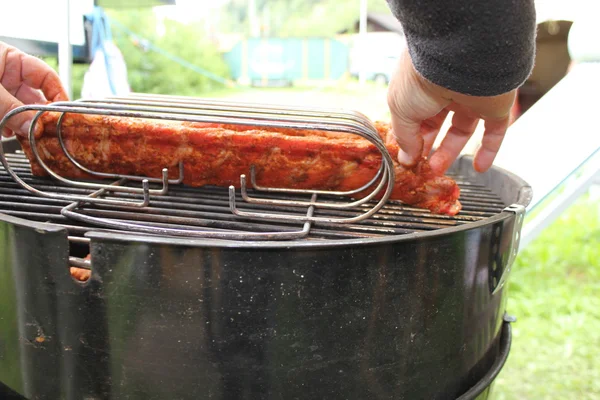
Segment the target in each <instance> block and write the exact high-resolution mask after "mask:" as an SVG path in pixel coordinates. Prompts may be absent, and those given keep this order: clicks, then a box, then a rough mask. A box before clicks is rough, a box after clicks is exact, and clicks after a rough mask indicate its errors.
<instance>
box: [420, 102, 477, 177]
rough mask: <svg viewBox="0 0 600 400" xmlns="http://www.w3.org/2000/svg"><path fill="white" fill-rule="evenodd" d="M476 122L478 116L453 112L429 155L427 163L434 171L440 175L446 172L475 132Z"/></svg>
mask: <svg viewBox="0 0 600 400" xmlns="http://www.w3.org/2000/svg"><path fill="white" fill-rule="evenodd" d="M478 122H479V118H477V117H475V116H472V115H470V114H468V113H466V112H460V111H459V112H455V113H454V117H452V126H451V127H450V129H448V133H446V136H445V137H444V140H443V141H442V143H441V144H440V147H439V148H438V149H437V150H436V151H435V153H434V154H433V155H432V156H431V160H430V162H429V164H430V166H431V169H432V171H433V172H434V173H436V174H440V175H441V174H443V173H445V172H446V170H447V169H448V168H449V167H450V165H452V163H453V162H454V160H456V158H457V157H458V155H459V154H460V152H461V150H462V149H463V148H464V147H465V145H466V144H467V142H468V141H469V139H470V138H471V136H472V135H473V133H474V132H475V129H476V128H477V124H478Z"/></svg>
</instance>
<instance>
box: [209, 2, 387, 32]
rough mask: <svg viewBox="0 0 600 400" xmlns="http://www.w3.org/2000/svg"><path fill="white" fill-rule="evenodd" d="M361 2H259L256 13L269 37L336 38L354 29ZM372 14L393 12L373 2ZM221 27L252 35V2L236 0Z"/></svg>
mask: <svg viewBox="0 0 600 400" xmlns="http://www.w3.org/2000/svg"><path fill="white" fill-rule="evenodd" d="M359 6H360V0H346V1H339V0H256V11H257V14H258V18H259V20H260V23H261V25H262V26H263V27H267V26H268V34H269V36H284V37H285V36H288V37H289V36H312V37H317V36H332V35H335V34H336V33H337V32H340V31H342V30H345V29H350V30H351V29H352V28H353V25H354V23H355V22H356V20H357V19H358V16H359ZM368 9H369V11H370V12H378V13H380V12H389V8H388V6H387V2H386V1H385V0H369V2H368ZM220 20H221V23H220V26H219V28H220V29H221V30H222V31H225V32H236V33H248V32H250V28H249V21H248V0H232V1H231V2H229V3H228V4H227V5H225V6H224V7H223V9H222V10H221V18H220Z"/></svg>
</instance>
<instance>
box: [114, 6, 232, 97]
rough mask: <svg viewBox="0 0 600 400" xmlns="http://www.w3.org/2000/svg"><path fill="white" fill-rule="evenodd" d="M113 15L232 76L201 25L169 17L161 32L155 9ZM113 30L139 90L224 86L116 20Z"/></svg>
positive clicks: (188, 91) (195, 91) (180, 91)
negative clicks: (146, 45) (168, 55)
mask: <svg viewBox="0 0 600 400" xmlns="http://www.w3.org/2000/svg"><path fill="white" fill-rule="evenodd" d="M109 16H110V17H111V18H113V19H114V20H116V21H118V22H119V23H120V24H122V25H124V26H125V27H127V28H128V29H129V30H130V31H133V32H134V33H135V34H136V35H138V36H140V37H142V38H144V39H147V40H148V41H150V42H151V43H152V44H154V45H155V46H156V47H158V48H159V49H163V50H165V51H167V52H168V53H170V54H172V55H174V56H176V57H179V58H181V59H183V60H185V61H187V62H189V63H191V64H194V65H196V66H198V67H200V68H202V69H204V70H207V71H209V72H211V73H213V74H216V75H218V76H220V77H223V78H226V77H228V75H229V71H228V68H227V65H226V64H225V61H224V60H223V58H222V56H221V54H219V52H218V50H217V49H216V47H215V46H214V44H213V43H211V42H210V41H209V40H208V39H207V38H206V35H205V34H204V32H203V31H202V29H201V28H200V27H199V26H195V25H184V24H180V23H178V22H175V21H170V20H166V21H164V22H163V23H164V28H165V30H164V34H163V35H160V36H159V35H158V33H157V29H156V26H157V21H156V19H155V18H154V15H153V14H152V13H151V12H148V11H136V12H131V11H121V12H118V13H117V12H113V13H109ZM112 31H113V38H114V40H115V43H116V44H117V46H118V47H119V48H120V49H121V52H122V53H123V56H124V58H125V62H126V63H127V70H128V78H129V83H130V85H131V88H132V90H133V91H135V92H142V93H160V94H175V95H190V96H197V95H200V94H201V93H203V92H205V91H208V90H214V89H216V88H220V87H222V86H223V84H222V83H219V82H216V81H214V80H212V79H210V78H208V77H207V76H204V75H202V74H200V73H198V72H196V71H193V70H191V69H188V68H186V67H184V66H182V65H179V64H178V63H176V62H174V61H173V60H171V59H169V58H168V57H166V56H165V55H163V54H160V53H158V52H156V51H154V50H152V49H149V48H147V47H145V46H144V43H140V42H139V41H137V40H135V38H134V37H132V36H131V35H130V34H129V33H128V32H125V31H124V30H122V29H120V28H119V25H118V24H113V26H112Z"/></svg>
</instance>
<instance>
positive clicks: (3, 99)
mask: <svg viewBox="0 0 600 400" xmlns="http://www.w3.org/2000/svg"><path fill="white" fill-rule="evenodd" d="M22 105H23V103H21V102H20V101H19V100H18V99H16V98H15V97H14V96H13V95H11V94H10V93H9V92H8V91H7V90H6V89H5V88H4V86H2V85H0V116H3V117H4V116H5V115H6V114H7V113H9V112H10V111H12V110H14V109H15V108H17V107H21V106H22ZM34 115H35V112H34V111H25V112H22V113H19V114H16V115H14V116H12V117H10V118H9V119H8V120H7V121H6V125H5V129H3V131H4V132H3V133H6V130H7V129H8V130H11V131H13V132H15V133H16V134H18V135H20V136H24V137H25V136H27V135H28V134H29V127H30V126H31V120H32V119H33V117H34ZM40 128H41V127H40V126H39V125H38V126H37V127H36V130H39V129H40ZM36 133H37V132H36Z"/></svg>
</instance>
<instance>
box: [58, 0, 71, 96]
mask: <svg viewBox="0 0 600 400" xmlns="http://www.w3.org/2000/svg"><path fill="white" fill-rule="evenodd" d="M62 6H63V13H64V15H65V19H64V20H63V26H62V28H63V29H62V32H61V36H60V39H59V41H58V75H59V76H60V80H61V81H62V84H63V86H64V88H65V91H66V92H67V95H68V96H69V99H72V96H73V93H72V87H71V66H72V65H73V53H72V50H71V5H70V0H63V1H62Z"/></svg>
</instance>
